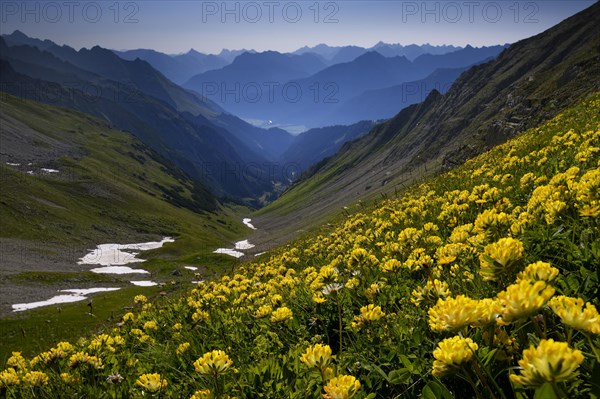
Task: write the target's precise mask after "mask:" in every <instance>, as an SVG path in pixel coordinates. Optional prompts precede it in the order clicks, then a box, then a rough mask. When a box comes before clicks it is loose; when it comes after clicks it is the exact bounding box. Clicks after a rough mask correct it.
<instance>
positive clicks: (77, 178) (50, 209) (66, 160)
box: [0, 95, 248, 357]
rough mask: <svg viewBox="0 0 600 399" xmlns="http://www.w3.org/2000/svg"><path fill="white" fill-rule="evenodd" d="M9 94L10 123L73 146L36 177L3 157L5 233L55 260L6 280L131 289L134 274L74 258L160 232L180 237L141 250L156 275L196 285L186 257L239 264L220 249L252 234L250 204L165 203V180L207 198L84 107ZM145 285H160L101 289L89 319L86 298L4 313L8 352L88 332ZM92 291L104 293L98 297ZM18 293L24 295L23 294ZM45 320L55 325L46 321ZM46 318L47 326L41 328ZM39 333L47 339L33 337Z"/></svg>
mask: <svg viewBox="0 0 600 399" xmlns="http://www.w3.org/2000/svg"><path fill="white" fill-rule="evenodd" d="M2 98H3V99H2V103H1V110H2V118H3V121H4V123H5V122H8V121H9V120H10V122H11V124H15V120H16V121H18V122H16V123H17V126H22V125H19V123H21V124H23V126H26V127H27V128H29V129H32V130H33V131H35V132H37V134H41V136H36V137H37V141H35V140H34V141H35V143H36V144H34V145H40V146H44V145H46V144H44V142H43V141H42V140H40V139H39V138H40V137H43V138H44V139H46V138H51V139H53V140H56V141H53V142H58V143H62V144H65V146H68V147H69V148H70V149H71V151H70V155H62V156H59V157H58V158H55V159H45V160H44V162H42V163H41V164H37V163H34V165H33V166H31V167H27V168H32V169H36V168H37V169H36V170H39V168H40V167H44V166H47V165H48V164H49V165H52V166H53V167H55V168H56V169H59V170H60V173H59V174H52V175H37V176H30V175H27V174H26V173H24V171H23V170H21V171H19V170H17V169H16V168H14V167H11V166H8V165H5V164H4V162H3V164H2V165H0V173H1V176H2V181H1V185H2V190H1V194H0V202H1V204H2V206H1V207H0V220H1V222H0V237H2V238H3V239H11V240H13V239H14V240H17V242H18V245H20V246H22V247H27V248H31V249H32V251H33V253H34V254H35V252H36V251H37V252H39V253H40V255H39V256H40V258H39V259H40V260H43V261H45V262H47V263H48V264H49V265H50V266H49V270H47V272H46V271H40V270H38V269H37V268H34V269H32V270H29V269H28V268H27V266H26V265H25V266H23V265H20V264H18V263H17V264H16V265H14V270H12V271H10V273H8V274H7V275H3V276H0V279H1V280H0V286H1V285H5V286H7V285H14V284H22V285H23V286H25V287H27V288H32V287H36V286H40V287H44V288H46V287H54V286H57V287H61V288H66V287H65V285H67V286H68V285H70V286H71V287H73V288H82V287H83V286H94V285H96V286H97V285H100V286H115V284H116V286H124V287H130V284H129V283H127V282H126V281H127V280H128V278H127V277H123V278H120V277H107V276H98V275H96V274H93V273H90V272H85V271H83V272H81V273H80V272H79V270H86V269H88V267H85V266H81V267H77V266H76V265H75V262H76V260H77V258H78V257H81V256H83V255H84V254H85V253H86V248H93V247H95V245H96V244H100V243H105V242H119V243H130V242H142V241H149V240H159V239H160V238H161V237H163V236H172V237H174V238H175V239H176V241H175V243H171V244H166V245H165V246H164V247H163V248H161V249H158V250H154V251H148V252H144V253H143V255H141V256H142V257H146V258H148V259H149V261H148V262H146V263H145V264H144V268H146V269H148V270H150V271H151V272H152V273H153V276H152V279H153V280H154V281H159V282H160V281H171V280H178V281H179V280H183V281H181V283H180V284H179V285H181V284H184V285H185V286H186V287H187V284H189V281H190V280H191V279H193V273H192V272H189V271H185V270H182V267H177V265H180V266H181V265H183V264H186V265H196V266H200V267H201V268H202V271H203V272H204V273H212V272H215V271H219V270H222V268H224V267H229V266H230V265H232V264H233V263H234V262H233V261H232V258H229V257H227V256H224V255H216V254H213V253H212V251H213V250H214V249H215V248H217V247H219V246H222V245H228V244H229V243H231V242H232V241H235V239H237V238H240V237H243V236H244V234H246V232H247V231H248V229H247V228H246V227H244V226H243V225H242V224H241V223H240V218H241V216H242V214H243V212H244V211H245V209H244V208H241V207H233V208H232V207H227V208H223V207H221V208H220V209H218V210H217V211H216V212H200V213H198V212H192V211H191V210H189V209H186V208H183V207H177V206H174V205H171V204H170V203H168V202H167V201H165V199H164V195H165V190H164V189H162V188H167V193H166V194H167V195H171V194H172V192H173V191H176V192H178V193H179V195H180V199H181V201H180V202H184V203H186V204H187V205H189V206H190V207H194V206H195V205H198V203H197V202H194V201H193V200H192V191H193V190H194V189H195V187H194V185H193V184H192V183H191V182H190V181H189V180H187V179H185V176H182V175H177V174H176V171H175V172H168V171H167V167H166V166H164V165H163V164H161V163H160V158H158V157H156V156H155V155H154V154H153V153H152V152H151V151H149V150H148V149H147V148H146V147H145V146H143V145H142V144H141V143H140V142H139V141H138V140H136V139H135V138H133V137H132V136H131V135H129V134H126V133H123V132H120V131H116V130H112V129H110V128H109V127H108V126H107V125H106V124H105V123H104V122H102V121H99V120H97V119H95V118H91V117H89V116H87V115H84V114H81V113H77V112H73V111H69V110H65V109H60V108H56V107H51V106H47V105H41V104H39V103H35V102H31V101H24V100H21V99H17V98H14V97H12V96H7V95H3V96H2ZM27 128H22V134H23V135H29V136H31V135H32V133H31V132H30V131H29V130H28V129H27ZM42 150H43V149H42ZM13 155H15V156H18V154H13ZM59 155H60V154H59ZM12 160H13V161H15V159H12ZM23 162H25V160H23ZM44 164H45V165H44ZM157 185H159V186H160V187H159V186H157ZM161 187H162V188H161ZM174 188H175V190H174ZM3 249H6V247H5V248H3ZM65 254H66V255H65ZM3 255H6V254H3ZM69 257H71V258H69ZM57 259H58V260H60V261H64V262H66V263H71V264H72V267H71V268H69V269H67V270H60V269H59V270H53V267H55V266H52V263H53V262H54V261H56V260H57ZM8 260H9V257H7V256H4V257H3V261H8ZM20 268H23V269H20ZM174 268H178V269H181V270H182V273H183V274H184V276H183V277H181V278H179V277H173V276H171V275H170V273H171V271H173V269H174ZM137 277H139V276H137ZM138 279H144V277H142V278H138ZM186 282H187V283H186ZM179 285H178V286H179ZM142 291H144V292H149V293H151V292H157V290H156V289H152V288H146V289H139V288H127V289H125V290H122V291H119V292H118V293H108V294H101V297H102V298H106V299H104V300H102V303H103V306H101V307H96V310H98V312H99V313H98V314H97V316H98V317H97V318H90V317H84V318H83V319H82V318H81V314H82V309H84V310H85V309H86V306H85V302H81V303H79V304H75V305H64V306H61V308H62V309H61V312H62V313H60V314H57V313H56V308H55V307H50V308H44V309H40V310H35V311H31V312H23V313H20V314H18V315H16V316H13V317H10V318H9V319H3V320H1V321H0V330H2V336H3V342H2V345H1V347H2V350H1V351H0V357H3V356H5V355H6V353H7V352H6V351H7V350H9V349H10V348H14V347H15V346H20V345H23V347H24V349H25V350H27V349H31V350H33V349H37V348H39V346H40V345H47V344H48V343H50V342H53V341H54V338H55V337H63V338H68V337H71V338H72V337H74V336H76V335H78V334H80V333H81V332H82V331H85V330H86V328H85V327H87V328H89V327H94V326H97V325H99V324H102V323H103V322H104V321H105V320H106V315H110V314H112V313H114V314H119V313H122V309H121V308H122V305H121V303H122V299H123V298H124V297H128V296H130V294H132V293H135V292H142ZM98 297H100V296H98ZM92 298H94V300H96V299H95V298H96V297H95V296H92ZM40 299H41V298H40ZM37 300H39V299H37ZM13 301H14V302H22V301H19V300H18V298H14V299H13ZM82 303H83V305H81V304H82ZM100 309H102V310H101V311H100ZM46 319H48V320H50V319H51V320H52V323H49V324H45V323H41V322H42V321H44V320H46ZM42 324H43V325H44V328H43V329H40V328H39V327H40V325H42ZM22 330H23V331H22ZM35 331H38V333H35ZM23 334H25V336H24V337H23ZM31 334H36V337H38V338H36V339H32V335H31Z"/></svg>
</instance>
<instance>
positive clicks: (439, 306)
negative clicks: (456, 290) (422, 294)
mask: <svg viewBox="0 0 600 399" xmlns="http://www.w3.org/2000/svg"><path fill="white" fill-rule="evenodd" d="M498 313H500V304H499V303H498V302H497V301H495V300H492V299H482V300H476V299H471V298H469V297H467V296H465V295H458V296H456V297H455V298H446V299H441V298H440V299H438V301H437V303H436V304H435V306H433V307H431V308H429V327H430V328H431V330H432V331H439V332H442V331H456V330H459V329H461V328H463V327H466V326H483V325H487V324H490V323H494V321H495V319H496V316H497V314H498Z"/></svg>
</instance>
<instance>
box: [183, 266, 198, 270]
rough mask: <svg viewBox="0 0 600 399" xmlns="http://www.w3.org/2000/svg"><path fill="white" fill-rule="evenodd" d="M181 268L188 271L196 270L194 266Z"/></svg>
mask: <svg viewBox="0 0 600 399" xmlns="http://www.w3.org/2000/svg"><path fill="white" fill-rule="evenodd" d="M183 268H184V269H188V270H198V268H197V267H196V266H184V267H183Z"/></svg>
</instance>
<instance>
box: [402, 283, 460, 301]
mask: <svg viewBox="0 0 600 399" xmlns="http://www.w3.org/2000/svg"><path fill="white" fill-rule="evenodd" d="M450 294H451V292H450V289H449V287H448V283H446V282H445V281H440V280H438V279H434V280H433V282H432V281H431V280H427V284H425V287H418V288H417V289H415V290H413V292H412V298H410V301H411V302H412V303H414V304H415V305H416V306H419V305H420V304H421V302H423V301H424V300H426V299H437V298H446V297H448V296H449V295H450Z"/></svg>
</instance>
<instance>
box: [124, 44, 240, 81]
mask: <svg viewBox="0 0 600 399" xmlns="http://www.w3.org/2000/svg"><path fill="white" fill-rule="evenodd" d="M114 52H115V54H117V55H118V56H119V57H121V58H123V59H125V60H130V61H133V60H135V59H136V58H140V59H142V60H144V61H147V62H148V63H149V64H150V65H152V66H153V67H154V68H155V69H157V70H158V71H160V72H161V73H162V74H163V75H165V76H166V77H167V78H169V79H170V80H172V81H173V82H175V83H177V84H181V83H183V82H185V81H187V80H188V79H189V78H191V77H192V76H194V75H197V74H199V73H202V72H206V71H209V70H211V69H219V68H222V67H224V66H225V65H227V64H228V63H229V62H228V61H226V60H225V59H223V58H220V57H219V56H216V55H212V54H211V55H207V54H202V53H199V52H197V51H196V50H193V49H191V50H190V51H188V52H187V53H185V54H177V55H169V54H164V53H161V52H158V51H155V50H147V49H137V50H127V51H114Z"/></svg>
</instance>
